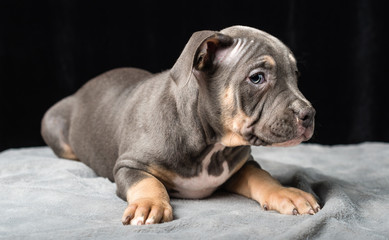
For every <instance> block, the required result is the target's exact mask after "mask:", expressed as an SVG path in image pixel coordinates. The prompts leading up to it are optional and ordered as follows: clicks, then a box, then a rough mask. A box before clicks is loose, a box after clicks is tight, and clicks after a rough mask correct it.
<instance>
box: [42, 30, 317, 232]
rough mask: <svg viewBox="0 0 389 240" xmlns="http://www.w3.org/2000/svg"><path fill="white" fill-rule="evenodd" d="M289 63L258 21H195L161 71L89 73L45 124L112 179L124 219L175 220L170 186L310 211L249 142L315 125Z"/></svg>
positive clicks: (54, 139) (291, 139) (295, 134)
mask: <svg viewBox="0 0 389 240" xmlns="http://www.w3.org/2000/svg"><path fill="white" fill-rule="evenodd" d="M297 74H298V70H297V67H296V60H295V58H294V57H293V54H292V52H291V51H290V50H289V49H288V48H287V47H286V46H285V45H284V44H283V43H282V42H281V41H279V40H278V39H277V38H275V37H273V36H271V35H269V34H267V33H265V32H263V31H260V30H257V29H254V28H250V27H244V26H234V27H230V28H226V29H224V30H222V31H220V32H215V31H200V32H196V33H194V34H193V35H192V37H191V38H190V39H189V42H188V43H187V45H186V46H185V48H184V50H183V52H182V53H181V55H180V57H179V58H178V60H177V62H176V63H175V64H174V66H173V68H172V69H170V70H168V71H165V72H162V73H159V74H151V73H149V72H147V71H144V70H141V69H135V68H122V69H115V70H112V71H109V72H107V73H104V74H102V75H100V76H98V77H96V78H94V79H92V80H91V81H89V82H87V83H86V84H85V85H84V86H83V87H82V88H81V89H80V90H78V91H77V92H76V93H75V94H74V95H71V96H69V97H67V98H65V99H63V100H61V101H60V102H58V103H57V104H55V105H54V106H53V107H51V108H50V109H49V110H48V111H47V113H46V114H45V116H44V118H43V120H42V136H43V138H44V140H45V142H46V143H47V144H48V145H49V146H50V147H51V148H52V149H53V151H54V152H55V153H56V155H58V156H59V157H62V158H68V159H75V160H80V161H82V162H83V163H85V164H86V165H88V166H89V167H91V168H92V169H93V170H94V171H95V172H96V173H97V174H98V175H100V176H102V177H107V178H108V179H110V180H111V181H115V182H116V185H117V195H118V196H119V197H121V198H122V199H124V200H126V201H127V202H128V206H127V208H126V209H125V211H124V214H123V217H122V222H123V224H133V225H142V224H153V223H160V222H167V221H171V220H172V219H173V214H172V207H171V205H170V198H169V197H170V196H173V197H179V198H204V197H207V196H209V195H211V194H212V193H213V192H214V191H215V190H216V189H218V188H223V189H226V190H228V191H230V192H233V193H238V194H241V195H243V196H246V197H248V198H252V199H254V200H256V201H258V203H259V204H260V205H261V206H262V207H263V208H264V209H265V210H275V211H278V212H280V213H283V214H294V215H296V214H315V213H316V212H317V211H319V209H320V206H319V204H318V203H317V201H316V199H315V198H314V197H313V196H312V195H311V194H309V193H306V192H303V191H301V190H299V189H296V188H286V187H283V186H281V185H280V183H278V182H277V181H276V180H275V179H274V178H272V177H271V176H270V175H269V173H267V172H266V171H265V170H263V169H261V167H260V166H259V165H258V164H257V163H256V162H255V161H254V160H253V157H252V156H251V154H250V145H255V146H291V145H296V144H299V143H300V142H302V141H306V140H308V139H310V137H311V136H312V134H313V129H314V115H315V110H314V109H313V107H312V105H311V104H310V103H309V102H308V101H307V99H305V97H304V96H303V95H302V94H301V92H300V91H299V89H298V87H297Z"/></svg>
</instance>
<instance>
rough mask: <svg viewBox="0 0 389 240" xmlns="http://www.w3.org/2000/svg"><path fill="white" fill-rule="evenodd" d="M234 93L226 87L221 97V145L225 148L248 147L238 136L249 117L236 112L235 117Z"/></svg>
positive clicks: (240, 111)
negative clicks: (222, 133)
mask: <svg viewBox="0 0 389 240" xmlns="http://www.w3.org/2000/svg"><path fill="white" fill-rule="evenodd" d="M234 101H235V99H234V91H233V89H232V87H227V88H226V89H225V90H224V92H223V95H222V99H221V103H222V122H223V127H224V135H223V136H222V138H221V143H222V144H223V145H224V146H227V147H236V146H242V145H249V143H248V142H247V141H246V140H244V138H243V137H242V135H241V134H240V132H241V129H242V128H243V127H244V124H245V123H246V122H247V121H248V120H249V117H248V116H247V115H246V114H245V113H244V112H243V111H242V110H238V111H237V113H236V114H235V115H233V111H234V105H235V104H234Z"/></svg>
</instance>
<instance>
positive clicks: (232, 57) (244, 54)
mask: <svg viewBox="0 0 389 240" xmlns="http://www.w3.org/2000/svg"><path fill="white" fill-rule="evenodd" d="M220 32H221V33H223V34H226V35H228V36H231V37H233V38H234V45H233V47H232V49H229V52H228V53H226V54H225V56H223V57H224V59H223V61H224V62H225V63H228V64H236V63H237V62H238V61H241V60H244V59H250V58H253V57H254V55H255V54H264V55H266V54H268V55H270V56H271V57H268V58H267V59H266V61H267V62H268V64H271V65H275V64H276V62H278V61H285V60H286V59H285V58H288V62H290V63H291V64H296V60H295V58H294V57H293V54H292V52H291V51H290V50H289V48H288V47H287V46H285V44H283V43H282V42H281V41H280V40H278V39H277V38H276V37H274V36H272V35H270V34H268V33H266V32H264V31H261V30H258V29H255V28H250V27H246V26H233V27H229V28H226V29H223V30H222V31H220ZM253 49H261V50H262V51H263V52H256V51H252V50H253Z"/></svg>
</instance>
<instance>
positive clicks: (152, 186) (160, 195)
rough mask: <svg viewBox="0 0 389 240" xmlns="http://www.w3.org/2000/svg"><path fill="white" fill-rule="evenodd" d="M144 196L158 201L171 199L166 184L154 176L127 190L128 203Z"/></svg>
mask: <svg viewBox="0 0 389 240" xmlns="http://www.w3.org/2000/svg"><path fill="white" fill-rule="evenodd" d="M144 198H147V199H155V200H156V201H157V202H159V201H160V200H165V201H169V200H170V199H169V196H168V195H167V193H166V189H165V187H164V185H163V184H162V183H161V182H160V181H158V180H157V179H155V178H154V177H148V178H145V179H143V180H141V181H140V182H138V183H136V184H134V185H133V186H132V187H130V188H129V189H128V190H127V202H128V203H132V202H133V201H135V200H139V199H144Z"/></svg>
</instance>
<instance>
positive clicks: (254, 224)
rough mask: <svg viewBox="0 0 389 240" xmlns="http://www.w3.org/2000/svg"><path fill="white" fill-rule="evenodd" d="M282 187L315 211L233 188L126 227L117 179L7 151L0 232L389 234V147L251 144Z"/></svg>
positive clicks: (42, 235) (86, 235)
mask: <svg viewBox="0 0 389 240" xmlns="http://www.w3.org/2000/svg"><path fill="white" fill-rule="evenodd" d="M253 155H254V158H255V159H256V160H257V161H258V162H259V163H260V164H261V166H262V167H263V168H264V169H266V170H268V171H269V172H270V173H271V174H273V176H275V177H276V178H277V179H279V180H280V181H281V182H282V183H284V184H286V185H289V186H297V187H300V188H302V189H304V190H307V191H311V190H312V191H313V192H314V193H315V194H316V195H317V196H318V197H319V198H320V201H321V203H322V210H321V211H320V212H319V213H318V214H316V215H313V216H308V215H303V216H286V215H281V214H278V213H276V212H272V211H268V212H266V211H264V210H262V209H261V207H260V205H259V204H257V203H256V202H255V201H253V200H250V199H246V198H244V197H241V196H238V195H235V194H230V193H227V192H222V191H220V192H216V193H215V194H214V195H212V196H211V197H209V198H207V199H202V200H184V199H172V201H171V203H172V206H173V209H174V220H173V221H172V222H169V223H163V224H157V225H147V226H123V225H122V224H121V221H120V219H121V216H122V213H123V211H124V209H125V207H126V202H124V201H122V200H121V199H119V198H118V197H117V196H116V194H115V184H114V183H112V182H110V181H109V180H107V179H104V178H101V177H98V176H96V174H95V173H94V172H93V171H92V170H91V169H90V168H88V167H87V166H86V165H84V164H82V163H80V162H76V161H70V160H65V159H59V158H57V157H55V156H54V154H53V153H52V151H51V150H50V149H49V148H47V147H38V148H27V149H11V150H7V151H4V152H2V153H0V238H5V239H174V238H177V239H389V218H388V216H387V214H388V213H389V144H388V143H363V144H359V145H345V146H333V147H329V146H322V145H315V144H303V145H299V146H297V147H291V148H266V147H255V148H253Z"/></svg>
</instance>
